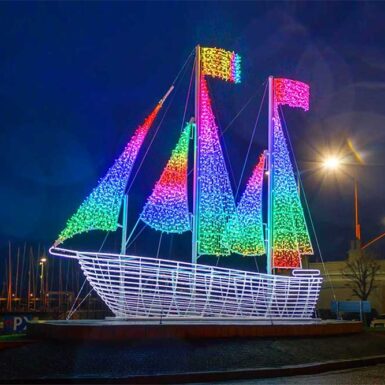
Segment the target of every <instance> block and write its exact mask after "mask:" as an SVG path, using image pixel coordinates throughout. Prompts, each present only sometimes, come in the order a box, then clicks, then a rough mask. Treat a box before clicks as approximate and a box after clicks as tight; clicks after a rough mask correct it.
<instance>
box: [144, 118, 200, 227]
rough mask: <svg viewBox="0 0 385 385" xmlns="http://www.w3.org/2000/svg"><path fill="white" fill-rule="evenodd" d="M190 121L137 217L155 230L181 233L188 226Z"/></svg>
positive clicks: (191, 124)
mask: <svg viewBox="0 0 385 385" xmlns="http://www.w3.org/2000/svg"><path fill="white" fill-rule="evenodd" d="M192 126H193V123H188V124H187V126H186V127H185V128H184V130H183V131H182V134H181V136H180V139H179V141H178V143H177V145H176V147H175V149H174V150H173V152H172V154H171V158H170V160H169V161H168V163H167V165H166V167H165V169H164V171H163V173H162V175H161V177H160V179H159V180H158V182H157V183H156V185H155V188H154V190H153V192H152V194H151V195H150V197H149V198H148V200H147V203H146V205H145V206H144V209H143V211H142V213H141V215H140V219H141V220H142V221H143V222H145V223H147V224H148V225H149V226H151V227H152V228H154V229H155V230H160V231H162V232H166V233H183V232H185V231H188V230H190V213H189V210H188V195H187V161H188V148H189V141H190V135H191V128H192Z"/></svg>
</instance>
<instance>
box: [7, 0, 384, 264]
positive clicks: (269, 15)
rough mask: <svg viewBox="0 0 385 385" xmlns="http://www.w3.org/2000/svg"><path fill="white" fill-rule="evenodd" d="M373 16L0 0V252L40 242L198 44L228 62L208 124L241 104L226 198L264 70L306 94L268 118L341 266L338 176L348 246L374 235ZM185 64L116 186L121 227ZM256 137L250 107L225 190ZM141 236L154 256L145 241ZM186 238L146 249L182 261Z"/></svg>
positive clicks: (343, 244)
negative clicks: (323, 164) (280, 118)
mask: <svg viewBox="0 0 385 385" xmlns="http://www.w3.org/2000/svg"><path fill="white" fill-rule="evenodd" d="M384 20H385V3H375V2H371V3H366V2H355V3H349V2H325V3H317V2H307V3H305V2H301V3H294V2H288V3H271V2H268V3H264V2H258V3H252V2H246V3H242V2H234V3H232V2H224V3H218V2H191V3H190V2H155V3H150V2H148V3H144V2H143V3H131V2H55V3H54V2H26V3H23V2H14V3H11V2H2V3H1V4H0V31H1V39H0V120H1V128H0V162H1V168H0V172H1V181H2V182H1V184H0V202H1V205H0V218H1V221H0V241H1V243H2V244H3V245H4V244H5V242H7V241H8V240H12V241H14V242H21V241H24V240H26V241H28V242H42V243H45V244H46V245H49V244H51V243H52V242H53V241H54V240H55V239H56V237H57V234H58V233H59V232H60V231H61V230H62V229H63V227H64V225H65V222H66V220H67V219H68V218H69V216H71V215H72V214H73V212H74V211H75V210H76V209H77V207H78V206H79V205H80V203H81V202H82V201H83V199H84V198H85V197H86V196H87V195H88V193H89V192H90V191H91V189H92V188H93V187H95V185H96V183H97V181H98V179H99V178H100V177H102V176H103V175H104V173H105V172H106V170H107V169H108V167H109V166H110V165H111V164H112V162H113V160H114V159H115V158H116V157H117V156H118V155H119V154H120V152H121V151H122V149H123V147H124V145H125V143H126V142H127V140H128V139H129V138H130V136H131V135H132V133H133V131H134V129H135V128H136V127H137V126H138V124H140V123H141V121H142V120H143V118H144V117H145V116H146V115H147V114H148V113H149V112H150V111H151V109H152V108H153V107H154V106H155V104H156V103H157V101H158V100H159V99H160V98H161V97H162V95H163V94H164V93H165V91H166V90H167V89H168V88H169V86H170V85H171V83H172V81H173V80H174V78H175V76H176V75H177V73H178V71H179V70H180V69H181V67H182V65H183V64H184V63H185V61H186V59H187V58H188V56H189V54H190V53H191V51H192V50H193V48H194V47H195V45H196V44H201V45H203V46H217V47H223V48H226V49H229V50H235V51H236V52H238V53H239V54H240V55H241V56H242V58H243V63H242V66H243V68H242V69H243V72H242V74H243V82H242V84H240V85H232V84H223V83H220V82H219V81H216V80H213V79H211V80H210V84H209V85H210V90H211V93H212V97H213V99H214V112H215V114H216V116H217V118H218V122H219V125H220V127H221V129H222V130H223V129H225V128H226V127H227V126H228V125H229V123H230V122H231V121H232V120H233V118H234V117H235V116H236V115H237V113H238V112H239V111H240V110H241V109H242V108H243V107H244V106H245V104H246V103H247V102H248V101H250V103H249V104H247V107H246V108H245V109H244V110H243V112H242V113H241V114H240V115H239V117H238V118H237V119H236V120H235V121H234V122H233V123H232V124H231V125H230V126H229V127H228V128H227V129H226V132H225V133H224V136H223V141H224V143H225V146H226V149H227V152H226V154H227V160H229V161H230V162H231V168H232V172H233V176H234V180H235V182H234V181H233V187H234V190H235V188H236V184H237V183H238V181H239V178H240V176H241V169H242V165H243V161H244V157H245V153H246V151H247V147H248V144H249V140H250V136H251V133H252V130H253V126H254V123H255V119H256V117H257V113H258V109H259V106H260V103H261V98H262V94H263V90H264V82H265V80H266V78H267V76H268V75H270V74H271V75H274V76H279V77H288V78H293V79H297V80H302V81H305V82H307V83H309V84H310V87H311V109H310V111H309V112H307V113H305V112H302V111H300V110H294V109H285V110H284V114H285V118H286V121H287V124H288V129H289V132H290V135H291V139H292V143H293V147H294V151H295V154H296V158H297V161H298V163H299V167H300V169H301V170H302V171H303V172H304V173H303V183H304V186H305V190H306V193H307V196H308V199H309V204H310V209H311V212H312V216H313V218H314V223H315V226H316V229H317V234H318V237H319V240H320V245H321V249H322V251H323V254H324V258H325V259H326V260H331V259H341V258H344V257H345V255H346V251H347V249H348V247H349V240H350V239H352V238H353V235H354V228H353V219H354V213H353V207H354V206H353V182H352V178H351V177H352V176H354V177H356V178H357V179H358V181H359V190H360V217H361V218H360V221H361V225H362V235H363V241H364V242H366V241H369V240H370V239H372V238H373V237H375V236H376V235H378V234H379V233H380V232H382V231H385V207H384V204H385V173H384V171H385V167H384V164H385V153H384V151H383V148H384V145H385V104H384V99H385V51H384V43H385V24H384ZM191 68H192V67H191V60H190V61H189V62H188V63H187V65H186V67H185V71H183V73H182V75H183V76H182V75H181V78H180V81H179V83H178V87H177V90H176V92H175V93H174V95H173V98H171V99H172V100H171V103H170V104H169V110H168V112H167V115H166V116H165V119H164V122H163V124H162V126H161V129H160V131H159V134H158V135H157V137H156V138H155V140H154V144H153V147H152V148H151V150H150V152H149V156H148V158H146V160H145V161H144V163H143V166H142V169H141V171H142V172H141V173H140V174H139V176H138V178H137V179H136V181H135V185H134V187H133V188H132V190H131V192H130V198H129V199H130V204H131V208H130V225H131V226H132V225H133V224H134V223H135V218H136V217H137V215H138V214H139V212H140V209H141V206H142V205H143V204H144V202H145V199H146V197H147V196H148V195H149V194H150V192H151V189H152V187H153V184H154V183H155V181H156V180H157V178H158V177H159V175H160V173H161V171H162V169H163V167H164V165H165V163H166V162H167V159H168V157H169V155H170V153H171V150H172V148H173V146H174V145H175V143H176V141H177V139H178V135H179V131H180V128H181V124H182V117H183V110H184V106H185V100H186V94H187V88H188V83H189V77H190V74H191ZM250 98H251V99H250ZM191 102H192V100H190V103H188V106H187V107H188V113H187V114H188V115H187V116H186V119H187V120H188V119H189V118H190V116H191V115H192V113H193V108H192V103H191ZM264 111H265V109H264ZM266 128H267V127H266V113H265V112H263V113H262V115H261V118H260V121H259V122H258V126H257V134H256V138H255V139H254V141H253V143H252V147H251V153H250V157H249V159H248V162H247V165H246V169H245V174H244V176H243V179H242V184H241V186H242V187H241V189H242V188H243V186H244V185H245V183H246V180H247V178H248V176H249V175H250V173H251V170H252V167H253V165H254V163H255V162H256V160H257V158H258V155H259V153H260V151H262V150H263V149H264V148H265V147H266V145H267V144H266ZM347 139H350V140H351V141H352V143H353V144H354V146H355V147H356V149H357V150H358V151H359V152H360V154H361V155H362V157H363V159H364V162H365V165H364V166H358V165H357V162H356V161H355V159H354V157H353V156H352V154H351V153H349V149H348V147H347V146H346V141H347ZM146 143H148V141H147V142H146ZM327 152H341V153H342V154H343V155H344V156H345V162H346V165H345V166H344V170H343V172H342V173H340V174H338V175H334V176H333V175H331V174H329V175H326V174H325V173H324V172H322V171H320V170H319V162H320V160H321V159H322V154H324V153H327ZM143 153H144V152H142V155H143ZM232 178H233V177H232ZM92 237H93V236H90V238H89V239H88V241H92ZM142 237H144V238H145V240H144V241H142V244H143V242H145V246H146V247H148V249H149V248H150V247H151V248H152V250H153V251H152V252H153V253H154V252H155V251H156V247H157V243H158V239H159V233H155V232H151V231H149V230H146V231H145V232H144V233H143V235H142ZM189 237H190V236H189V235H185V236H184V237H182V239H181V240H176V239H175V238H176V237H173V240H171V239H167V240H166V241H165V242H168V243H165V245H166V246H164V248H163V249H162V253H163V254H167V248H168V247H169V250H171V248H173V249H174V250H175V249H176V250H177V251H176V253H183V254H186V253H188V251H186V250H188V243H189ZM80 238H82V242H85V241H84V236H79V239H80ZM85 238H87V236H85ZM171 241H173V242H174V244H172V243H171ZM182 241H183V242H184V243H183V244H184V245H185V246H182ZM178 242H179V243H178ZM173 245H174V246H173ZM135 247H136V248H137V249H139V248H140V243H139V244H137V245H136V246H135ZM137 249H135V250H134V251H136V252H139V250H137ZM144 249H145V248H144ZM146 250H147V249H146ZM154 250H155V251H154ZM182 250H183V251H182ZM144 253H145V254H146V253H147V255H150V251H144ZM174 253H175V251H174Z"/></svg>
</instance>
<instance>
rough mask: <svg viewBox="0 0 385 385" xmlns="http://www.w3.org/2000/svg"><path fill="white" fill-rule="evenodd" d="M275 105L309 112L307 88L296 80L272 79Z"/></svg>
mask: <svg viewBox="0 0 385 385" xmlns="http://www.w3.org/2000/svg"><path fill="white" fill-rule="evenodd" d="M274 102H275V105H276V106H278V105H279V104H281V105H287V106H290V107H300V108H303V109H304V110H305V111H308V110H309V86H308V85H307V84H306V83H302V82H299V81H297V80H290V79H283V78H276V79H274Z"/></svg>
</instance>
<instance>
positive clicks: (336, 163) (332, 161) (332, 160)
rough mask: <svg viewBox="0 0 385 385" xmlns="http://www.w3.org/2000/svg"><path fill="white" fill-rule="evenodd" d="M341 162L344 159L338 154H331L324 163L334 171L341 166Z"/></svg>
mask: <svg viewBox="0 0 385 385" xmlns="http://www.w3.org/2000/svg"><path fill="white" fill-rule="evenodd" d="M341 164H342V161H341V159H340V158H338V157H337V156H330V157H328V158H326V159H325V160H324V161H323V163H322V165H323V167H324V168H326V169H328V170H333V171H334V170H337V169H339V168H340V167H341Z"/></svg>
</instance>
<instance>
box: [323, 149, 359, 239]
mask: <svg viewBox="0 0 385 385" xmlns="http://www.w3.org/2000/svg"><path fill="white" fill-rule="evenodd" d="M342 164H343V160H342V158H341V157H338V156H335V155H331V156H329V157H327V158H325V159H324V161H323V162H322V165H323V168H324V169H326V170H330V171H338V170H339V169H340V168H341V166H342ZM352 179H353V182H354V214H355V215H354V217H355V233H356V234H355V235H356V240H357V241H361V225H360V224H359V223H358V183H357V179H356V178H355V177H352Z"/></svg>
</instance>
